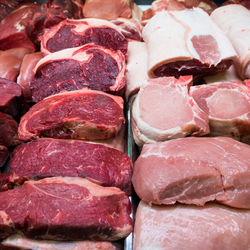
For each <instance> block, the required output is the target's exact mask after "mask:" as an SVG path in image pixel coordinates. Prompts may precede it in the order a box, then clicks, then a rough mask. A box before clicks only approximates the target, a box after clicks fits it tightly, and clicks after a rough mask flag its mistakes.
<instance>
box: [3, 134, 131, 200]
mask: <svg viewBox="0 0 250 250" xmlns="http://www.w3.org/2000/svg"><path fill="white" fill-rule="evenodd" d="M10 169H11V174H12V175H11V176H9V177H8V178H7V179H6V183H7V182H12V181H14V182H16V181H17V182H18V183H20V181H19V179H21V180H22V179H40V178H46V177H54V176H69V177H76V176H79V177H86V178H88V179H90V180H94V181H95V182H97V183H99V184H100V185H103V186H109V187H118V188H120V189H122V190H123V191H124V192H126V193H127V194H128V195H130V194H131V177H132V162H131V160H130V158H129V157H128V156H127V155H126V154H125V153H122V152H120V151H119V150H116V149H113V148H110V147H107V146H105V145H102V144H97V143H90V142H83V141H77V140H59V139H45V138H44V139H39V140H36V141H33V142H29V143H26V144H22V145H20V146H18V147H17V148H16V149H15V150H14V152H13V155H12V158H11V162H10ZM13 177H14V178H13ZM19 177H20V178H19ZM6 183H5V184H4V183H2V184H3V186H4V185H6Z"/></svg>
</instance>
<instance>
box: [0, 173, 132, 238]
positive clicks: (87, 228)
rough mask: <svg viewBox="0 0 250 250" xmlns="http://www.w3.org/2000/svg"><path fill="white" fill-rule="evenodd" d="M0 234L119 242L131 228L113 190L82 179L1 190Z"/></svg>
mask: <svg viewBox="0 0 250 250" xmlns="http://www.w3.org/2000/svg"><path fill="white" fill-rule="evenodd" d="M0 211H1V213H0V238H1V239H3V238H6V237H8V236H9V235H11V234H13V233H16V232H17V231H19V230H20V231H21V232H22V233H23V234H24V235H25V236H27V237H30V238H36V239H49V240H52V239H53V240H73V241H74V240H86V239H90V240H109V241H113V240H119V239H121V238H123V237H126V236H127V235H128V234H129V233H130V232H131V231H132V220H131V218H130V211H131V205H130V201H129V198H128V197H127V196H126V194H125V193H124V192H123V191H121V190H120V189H118V188H114V187H102V186H99V185H97V184H94V183H93V182H90V181H88V180H87V179H84V178H78V177H74V178H73V177H53V178H46V179H43V180H40V181H27V182H25V183H24V185H22V186H20V187H17V188H15V189H13V190H8V191H6V192H1V193H0Z"/></svg>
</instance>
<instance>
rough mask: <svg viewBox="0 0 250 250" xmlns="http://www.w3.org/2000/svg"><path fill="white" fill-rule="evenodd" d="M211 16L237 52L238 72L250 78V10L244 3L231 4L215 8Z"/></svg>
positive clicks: (236, 64) (243, 77) (244, 77)
mask: <svg viewBox="0 0 250 250" xmlns="http://www.w3.org/2000/svg"><path fill="white" fill-rule="evenodd" d="M211 18H212V20H213V21H214V22H215V23H216V24H217V25H218V26H219V27H220V28H221V30H222V31H223V32H224V34H225V35H226V36H227V37H228V38H229V40H230V42H231V43H232V45H233V47H234V49H235V50H236V52H237V55H238V56H237V60H236V61H235V66H236V69H237V71H238V74H239V75H240V76H241V78H242V79H246V78H250V25H249V23H250V11H249V10H248V9H247V8H245V7H243V6H242V5H239V4H230V5H226V6H222V7H219V8H217V9H216V10H214V11H213V13H212V14H211Z"/></svg>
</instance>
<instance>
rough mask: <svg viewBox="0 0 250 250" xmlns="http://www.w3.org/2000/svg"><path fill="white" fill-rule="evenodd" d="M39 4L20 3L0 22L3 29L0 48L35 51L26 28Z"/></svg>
mask: <svg viewBox="0 0 250 250" xmlns="http://www.w3.org/2000/svg"><path fill="white" fill-rule="evenodd" d="M39 6H40V5H39V4H35V3H30V4H25V5H22V6H21V7H19V8H18V9H16V10H14V11H12V12H11V14H10V15H9V16H7V17H6V18H4V19H3V20H2V21H1V22H0V30H4V31H5V32H1V33H0V50H7V49H12V48H28V49H31V50H32V51H35V46H34V44H33V43H32V42H31V40H30V38H29V36H28V33H27V29H26V28H27V26H28V24H29V22H30V20H31V19H32V17H33V15H34V14H35V13H36V12H37V11H38V9H39Z"/></svg>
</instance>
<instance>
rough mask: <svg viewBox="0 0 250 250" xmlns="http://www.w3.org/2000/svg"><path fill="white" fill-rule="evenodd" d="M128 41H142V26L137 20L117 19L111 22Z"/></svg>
mask: <svg viewBox="0 0 250 250" xmlns="http://www.w3.org/2000/svg"><path fill="white" fill-rule="evenodd" d="M111 22H112V23H114V24H115V25H117V26H118V28H119V29H120V31H121V33H122V34H123V35H124V36H125V37H126V38H127V39H128V40H132V41H133V40H137V41H142V26H141V24H140V22H139V21H138V20H137V19H133V18H130V19H127V18H117V19H115V20H112V21H111Z"/></svg>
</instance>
